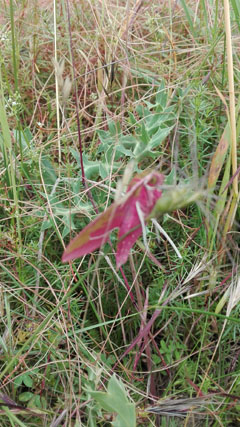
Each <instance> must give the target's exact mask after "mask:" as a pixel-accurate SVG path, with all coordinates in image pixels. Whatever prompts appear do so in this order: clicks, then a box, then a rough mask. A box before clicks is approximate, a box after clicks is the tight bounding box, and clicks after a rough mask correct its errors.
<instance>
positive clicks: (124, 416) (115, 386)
mask: <svg viewBox="0 0 240 427" xmlns="http://www.w3.org/2000/svg"><path fill="white" fill-rule="evenodd" d="M89 394H90V395H91V396H92V397H93V398H94V399H95V400H96V401H97V402H98V404H99V405H100V406H101V407H102V408H103V409H105V410H106V411H108V412H116V413H117V418H116V420H115V421H114V422H113V425H114V426H115V427H126V426H131V427H135V426H136V413H135V405H134V404H133V403H129V401H128V397H127V393H126V390H125V388H124V385H123V383H122V381H120V380H118V379H117V378H116V376H115V375H113V376H112V377H111V379H110V380H109V383H108V389H107V393H104V392H102V391H91V390H89Z"/></svg>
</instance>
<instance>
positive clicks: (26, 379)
mask: <svg viewBox="0 0 240 427" xmlns="http://www.w3.org/2000/svg"><path fill="white" fill-rule="evenodd" d="M23 383H24V384H25V386H26V387H29V388H31V387H32V386H33V380H32V378H31V377H30V376H29V375H27V374H24V375H23Z"/></svg>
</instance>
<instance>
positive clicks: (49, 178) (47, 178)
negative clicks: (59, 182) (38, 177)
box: [42, 157, 57, 185]
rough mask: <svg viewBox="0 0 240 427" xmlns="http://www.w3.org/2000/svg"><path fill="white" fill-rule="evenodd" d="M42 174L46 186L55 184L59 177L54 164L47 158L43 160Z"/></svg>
mask: <svg viewBox="0 0 240 427" xmlns="http://www.w3.org/2000/svg"><path fill="white" fill-rule="evenodd" d="M42 174H43V179H44V182H45V184H52V185H54V184H55V182H56V179H57V175H56V173H55V170H54V167H53V165H52V163H51V162H50V161H49V160H48V159H47V158H46V157H43V158H42Z"/></svg>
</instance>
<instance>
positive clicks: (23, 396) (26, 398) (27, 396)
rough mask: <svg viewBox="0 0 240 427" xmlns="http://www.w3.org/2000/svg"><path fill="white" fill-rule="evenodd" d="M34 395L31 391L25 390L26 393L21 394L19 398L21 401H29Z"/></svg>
mask: <svg viewBox="0 0 240 427" xmlns="http://www.w3.org/2000/svg"><path fill="white" fill-rule="evenodd" d="M33 396H34V394H33V393H31V392H30V391H25V392H24V393H21V394H20V396H19V400H20V402H28V401H29V400H30V399H31V398H32V397H33Z"/></svg>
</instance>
